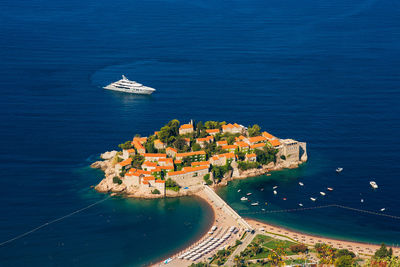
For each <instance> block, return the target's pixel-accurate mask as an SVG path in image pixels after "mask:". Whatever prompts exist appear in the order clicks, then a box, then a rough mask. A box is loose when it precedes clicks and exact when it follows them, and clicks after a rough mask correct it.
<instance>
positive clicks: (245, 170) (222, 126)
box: [91, 119, 307, 198]
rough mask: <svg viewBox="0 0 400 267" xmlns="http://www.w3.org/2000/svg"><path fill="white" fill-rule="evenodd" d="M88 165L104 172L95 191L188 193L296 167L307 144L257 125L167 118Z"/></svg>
mask: <svg viewBox="0 0 400 267" xmlns="http://www.w3.org/2000/svg"><path fill="white" fill-rule="evenodd" d="M119 148H120V150H119V151H116V150H114V151H110V152H105V153H103V154H101V158H102V160H101V161H97V162H95V163H93V164H92V165H91V167H93V168H99V169H101V170H103V171H104V173H105V177H104V179H103V180H102V181H101V182H100V183H99V184H98V185H97V186H96V187H95V189H96V190H97V191H99V192H111V193H120V194H124V195H126V196H127V197H137V198H159V197H166V196H167V197H175V196H183V195H192V194H195V193H197V192H198V191H200V190H201V189H202V188H203V185H204V184H207V185H212V186H216V185H226V184H227V182H228V181H229V180H231V179H243V178H246V177H250V176H258V175H263V174H265V173H267V172H269V171H271V170H279V169H282V168H296V167H298V166H299V164H301V163H303V162H305V161H307V150H306V143H304V142H298V141H295V140H293V139H280V138H278V137H275V136H273V135H271V134H270V133H268V132H266V131H261V128H260V126H258V125H257V124H255V125H253V126H251V127H245V126H243V125H239V124H237V123H233V124H231V123H226V122H218V121H207V122H205V123H202V122H198V123H197V124H195V123H193V121H191V122H189V123H187V124H182V125H181V124H180V122H179V121H178V120H176V119H175V120H172V121H170V122H168V123H167V124H166V125H165V126H163V127H162V128H161V129H160V130H159V131H155V132H154V134H153V135H150V136H148V137H141V136H140V135H136V136H135V137H133V139H132V140H129V141H126V142H125V143H122V144H120V145H119Z"/></svg>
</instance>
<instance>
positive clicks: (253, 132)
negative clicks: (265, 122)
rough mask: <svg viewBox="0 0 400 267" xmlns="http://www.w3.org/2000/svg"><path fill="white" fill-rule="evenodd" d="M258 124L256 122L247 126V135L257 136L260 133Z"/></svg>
mask: <svg viewBox="0 0 400 267" xmlns="http://www.w3.org/2000/svg"><path fill="white" fill-rule="evenodd" d="M260 130H261V128H260V126H258V124H254V125H253V126H252V127H249V128H248V129H247V132H248V133H249V136H251V137H253V136H258V135H260V134H261V133H260Z"/></svg>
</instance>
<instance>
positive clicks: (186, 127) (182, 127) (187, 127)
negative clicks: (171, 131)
mask: <svg viewBox="0 0 400 267" xmlns="http://www.w3.org/2000/svg"><path fill="white" fill-rule="evenodd" d="M179 129H193V125H191V124H182V125H181V127H179Z"/></svg>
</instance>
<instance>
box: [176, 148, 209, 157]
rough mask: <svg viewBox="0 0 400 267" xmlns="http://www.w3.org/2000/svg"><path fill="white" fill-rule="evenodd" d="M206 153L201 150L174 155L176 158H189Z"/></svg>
mask: <svg viewBox="0 0 400 267" xmlns="http://www.w3.org/2000/svg"><path fill="white" fill-rule="evenodd" d="M205 154H206V152H204V151H203V150H200V151H193V152H186V153H178V154H176V157H183V158H184V157H190V156H195V155H205Z"/></svg>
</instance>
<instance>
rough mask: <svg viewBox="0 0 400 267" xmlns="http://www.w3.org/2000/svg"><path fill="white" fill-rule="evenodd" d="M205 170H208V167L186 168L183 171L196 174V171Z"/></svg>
mask: <svg viewBox="0 0 400 267" xmlns="http://www.w3.org/2000/svg"><path fill="white" fill-rule="evenodd" d="M205 169H208V166H196V167H185V168H183V169H182V171H184V172H186V173H188V172H194V171H199V170H205Z"/></svg>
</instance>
